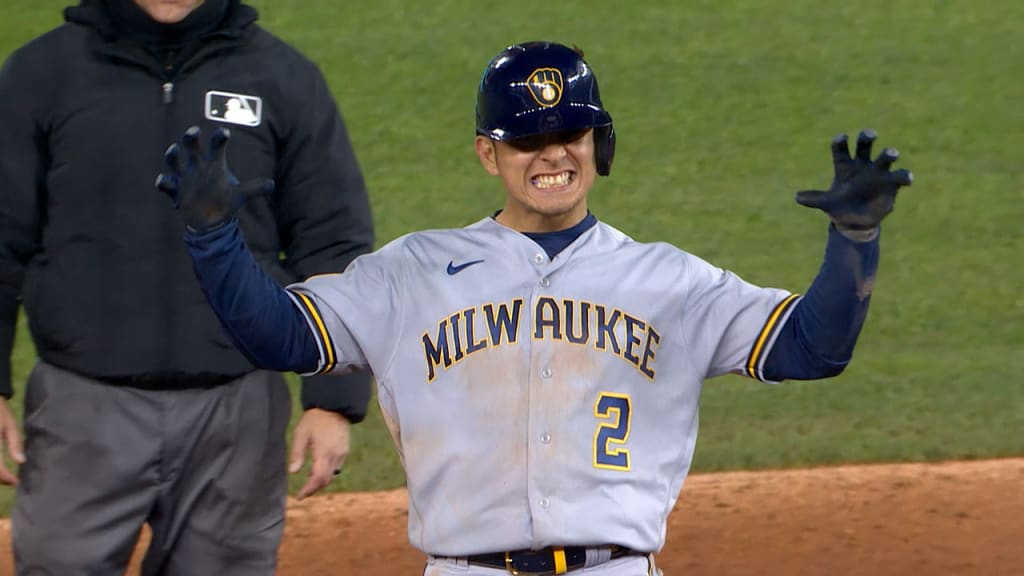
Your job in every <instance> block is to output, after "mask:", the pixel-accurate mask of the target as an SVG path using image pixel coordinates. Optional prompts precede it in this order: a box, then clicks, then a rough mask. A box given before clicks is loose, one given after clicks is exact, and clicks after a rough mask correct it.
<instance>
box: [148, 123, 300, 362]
mask: <svg viewBox="0 0 1024 576" xmlns="http://www.w3.org/2000/svg"><path fill="white" fill-rule="evenodd" d="M199 136H200V133H199V129H198V128H191V129H189V131H188V132H186V133H185V136H184V137H183V138H182V142H181V144H180V145H178V144H174V145H172V146H171V147H170V148H168V150H167V154H166V163H167V166H166V171H165V172H164V173H162V174H160V176H159V177H158V178H157V182H156V186H157V188H159V189H160V190H161V191H163V192H165V193H167V194H168V195H169V196H170V197H171V199H172V200H173V201H174V204H175V206H177V208H178V210H179V211H180V212H181V215H182V219H183V220H184V221H185V225H186V228H187V231H186V233H185V242H186V244H187V245H188V249H189V253H190V255H191V256H192V263H193V267H194V269H195V272H196V276H198V278H199V282H200V286H201V287H202V289H203V292H204V293H205V294H206V298H207V300H209V302H210V305H211V307H212V308H213V310H214V312H216V314H217V316H218V317H219V318H220V320H221V323H222V324H223V325H224V328H225V329H226V331H227V333H228V335H230V336H231V338H232V340H233V341H234V343H235V345H236V346H237V347H238V349H239V350H240V351H241V352H242V353H243V354H245V356H246V357H247V358H249V360H250V361H251V362H252V363H253V364H255V365H256V366H258V367H260V368H266V369H271V370H277V371H281V372H285V371H293V372H299V373H309V372H313V371H315V370H316V368H317V366H318V363H319V351H318V348H317V346H316V343H315V340H314V338H313V335H312V334H311V333H310V328H309V325H308V323H307V322H306V319H305V316H304V315H303V314H302V312H301V311H300V310H299V308H298V307H296V305H295V304H294V303H293V301H292V296H290V295H289V293H288V291H287V290H285V289H284V288H282V287H281V286H280V285H278V283H277V282H275V281H274V280H273V279H272V278H270V276H268V275H267V274H266V273H265V272H264V271H263V269H262V268H261V267H260V266H259V264H257V263H256V260H255V258H253V256H252V253H251V252H250V251H249V250H248V248H246V246H245V243H244V242H243V240H242V234H241V231H240V230H239V228H238V221H237V220H236V219H235V217H234V215H235V213H236V212H237V211H238V209H239V208H240V207H241V206H242V204H243V203H244V202H245V199H246V198H247V197H248V196H251V195H253V194H260V193H268V192H270V191H271V190H273V183H272V182H271V181H267V180H260V181H254V182H246V183H244V184H242V183H239V182H238V180H237V179H236V178H235V177H234V175H233V174H232V173H231V171H230V170H229V169H228V166H227V161H226V155H225V150H226V147H227V142H228V139H229V138H230V134H229V133H228V131H227V130H224V129H218V130H217V131H215V132H214V134H213V136H212V137H211V138H210V149H209V151H208V152H207V153H205V154H204V153H203V152H202V150H201V146H200V143H199Z"/></svg>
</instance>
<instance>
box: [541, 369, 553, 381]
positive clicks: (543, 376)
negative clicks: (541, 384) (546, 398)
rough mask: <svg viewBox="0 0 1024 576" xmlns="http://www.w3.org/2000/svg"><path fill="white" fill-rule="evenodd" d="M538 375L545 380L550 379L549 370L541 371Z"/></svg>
mask: <svg viewBox="0 0 1024 576" xmlns="http://www.w3.org/2000/svg"><path fill="white" fill-rule="evenodd" d="M540 375H541V377H542V378H545V379H546V378H551V368H545V369H543V370H541V371H540Z"/></svg>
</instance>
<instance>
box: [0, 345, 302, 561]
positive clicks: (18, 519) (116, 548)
mask: <svg viewBox="0 0 1024 576" xmlns="http://www.w3.org/2000/svg"><path fill="white" fill-rule="evenodd" d="M290 415H291V397H290V395H289V392H288V388H287V386H286V384H285V382H284V378H283V377H282V376H281V375H280V374H276V373H272V372H253V373H251V374H249V375H247V376H245V377H243V378H240V379H238V380H236V381H233V382H230V383H228V384H225V385H223V386H218V387H215V388H210V389H194V390H175V391H152V390H139V389H134V388H126V387H117V386H110V385H107V384H102V383H98V382H96V381H94V380H91V379H88V378H83V377H82V376H79V375H76V374H73V373H71V372H67V371H65V370H61V369H59V368H56V367H54V366H51V365H49V364H45V363H39V364H38V365H36V367H35V369H34V370H33V372H32V375H31V376H30V377H29V381H28V385H27V390H26V395H25V424H24V426H25V441H26V444H25V451H26V457H27V461H26V462H25V464H24V465H23V466H21V468H20V470H19V476H20V478H19V480H20V482H19V485H18V491H17V500H16V502H15V508H14V514H13V516H12V518H11V523H12V535H13V539H14V564H15V572H16V574H17V575H18V576H108V575H109V576H113V575H115V574H117V575H122V574H124V573H125V570H126V568H127V565H128V561H129V559H130V558H131V554H132V550H133V549H134V547H135V544H136V541H137V539H138V537H139V532H140V530H141V529H142V525H143V523H148V524H149V526H150V528H151V531H152V541H151V544H150V546H149V549H148V551H147V552H146V556H145V559H144V560H143V565H142V574H143V575H145V576H157V575H159V576H178V575H186V574H187V575H189V576H205V575H216V576H234V575H238V576H241V575H245V576H263V575H266V576H270V575H272V574H273V573H274V569H275V565H276V560H277V548H278V544H279V543H280V541H281V535H282V531H283V529H284V509H285V497H286V490H287V477H286V472H285V459H286V448H285V429H286V427H287V424H288V420H289V417H290Z"/></svg>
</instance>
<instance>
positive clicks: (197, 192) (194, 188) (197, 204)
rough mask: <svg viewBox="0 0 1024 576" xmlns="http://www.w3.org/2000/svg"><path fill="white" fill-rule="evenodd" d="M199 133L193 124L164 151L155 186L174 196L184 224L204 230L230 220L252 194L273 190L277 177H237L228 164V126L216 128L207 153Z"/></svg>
mask: <svg viewBox="0 0 1024 576" xmlns="http://www.w3.org/2000/svg"><path fill="white" fill-rule="evenodd" d="M199 136H200V130H199V127H198V126H193V127H191V128H189V129H188V130H187V131H186V132H185V135H184V136H182V137H181V143H180V144H171V146H170V147H169V148H168V149H167V152H165V153H164V163H165V164H166V168H165V171H164V172H162V173H161V174H160V175H159V176H157V178H156V187H157V189H159V190H160V191H161V192H164V193H165V194H167V195H168V196H170V197H171V200H172V201H173V202H174V205H175V206H176V207H177V208H178V210H179V211H180V212H181V217H182V219H183V220H184V221H185V225H186V226H188V228H189V229H190V230H192V231H193V232H200V233H201V232H206V231H208V230H212V229H214V228H217V227H218V226H220V225H221V224H224V223H225V222H227V221H228V220H230V219H231V218H232V217H233V216H234V215H235V213H236V212H238V210H239V208H241V207H242V205H243V204H245V201H246V200H247V199H248V198H249V197H250V196H254V195H257V194H267V193H270V192H272V191H273V190H274V181H273V180H270V179H266V178H259V179H255V180H250V181H248V182H245V183H241V182H239V181H238V178H236V177H235V175H234V174H232V173H231V169H230V168H228V161H227V149H228V140H230V139H231V133H230V132H228V130H227V129H226V128H217V129H216V130H214V131H213V135H212V136H210V149H209V150H208V151H207V152H206V153H205V154H204V153H203V151H202V146H201V144H200V142H199Z"/></svg>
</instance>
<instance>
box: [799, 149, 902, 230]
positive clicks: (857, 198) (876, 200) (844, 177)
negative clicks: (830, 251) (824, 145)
mask: <svg viewBox="0 0 1024 576" xmlns="http://www.w3.org/2000/svg"><path fill="white" fill-rule="evenodd" d="M875 138H877V134H875V131H874V130H871V129H866V130H863V131H861V133H860V135H859V136H858V137H857V153H856V156H855V157H853V158H851V157H850V149H849V147H848V145H847V142H846V134H840V135H839V136H837V137H836V138H835V139H834V140H833V141H832V163H833V165H834V166H835V176H834V178H833V179H832V186H831V187H829V189H828V190H827V191H826V190H805V191H803V192H797V195H796V201H797V202H798V203H799V204H801V205H803V206H808V207H810V208H818V209H819V210H822V211H824V212H826V213H827V214H828V215H829V216H830V217H831V218H832V221H833V222H834V223H835V225H836V227H837V228H839V229H840V230H853V231H863V230H872V229H874V228H875V227H877V226H878V224H879V223H880V222H881V221H882V219H883V218H885V217H886V215H888V214H889V213H890V212H892V209H893V205H894V203H895V201H896V193H897V192H898V191H899V189H900V187H901V186H909V185H910V183H911V181H912V180H913V175H912V174H911V173H910V171H908V170H896V171H895V172H893V171H890V167H891V166H892V164H893V162H895V161H896V159H897V158H899V152H897V151H896V150H894V149H892V148H886V149H885V150H882V153H881V154H879V156H878V158H877V159H876V160H875V161H874V162H872V161H871V145H872V144H874V142H875Z"/></svg>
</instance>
